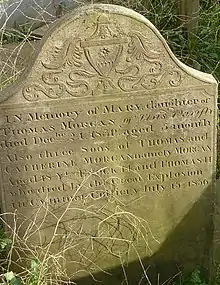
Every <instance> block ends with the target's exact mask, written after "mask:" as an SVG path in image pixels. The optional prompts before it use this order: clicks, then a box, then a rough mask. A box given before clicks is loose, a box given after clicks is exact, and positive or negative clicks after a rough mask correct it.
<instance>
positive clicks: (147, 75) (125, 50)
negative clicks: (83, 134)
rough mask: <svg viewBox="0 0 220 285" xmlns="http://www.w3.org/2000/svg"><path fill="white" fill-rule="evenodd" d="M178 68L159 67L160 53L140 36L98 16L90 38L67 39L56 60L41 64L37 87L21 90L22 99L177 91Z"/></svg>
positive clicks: (34, 85)
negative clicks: (160, 88)
mask: <svg viewBox="0 0 220 285" xmlns="http://www.w3.org/2000/svg"><path fill="white" fill-rule="evenodd" d="M181 81H182V76H181V72H180V70H179V69H178V68H174V67H173V66H169V65H168V64H167V63H163V62H162V60H161V59H160V51H157V50H154V48H153V47H152V44H151V42H150V41H149V40H148V39H147V38H146V37H145V36H144V35H143V34H141V33H140V32H139V31H129V32H127V33H126V32H125V29H124V30H123V29H122V27H120V26H118V25H116V24H114V23H112V22H111V21H110V19H109V18H108V16H107V15H105V14H101V15H100V16H99V17H98V18H97V21H96V23H95V27H94V32H93V33H92V34H91V35H90V36H89V37H88V36H87V37H85V38H84V37H83V35H82V36H81V37H74V38H69V39H67V40H66V41H65V42H64V43H63V45H62V47H61V48H60V47H59V48H57V47H55V52H54V60H53V61H52V62H49V63H48V62H42V75H41V77H40V78H39V82H36V83H34V84H31V85H28V86H25V87H24V88H23V96H24V98H25V99H26V100H28V101H37V100H38V99H39V97H40V96H41V95H44V96H47V97H49V98H52V99H56V98H60V97H63V96H65V97H66V96H67V97H69V96H71V97H90V96H98V95H111V94H113V93H127V92H129V93H130V92H133V91H144V90H150V89H155V88H158V87H159V86H160V85H162V84H163V86H166V87H171V86H173V87H175V86H178V85H179V84H180V83H181Z"/></svg>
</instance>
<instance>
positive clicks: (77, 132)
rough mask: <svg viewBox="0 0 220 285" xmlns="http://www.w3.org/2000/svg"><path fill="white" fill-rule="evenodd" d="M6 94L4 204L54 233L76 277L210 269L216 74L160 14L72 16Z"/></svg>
mask: <svg viewBox="0 0 220 285" xmlns="http://www.w3.org/2000/svg"><path fill="white" fill-rule="evenodd" d="M1 100H2V102H1V105H0V108H1V109H0V110H1V112H0V114H1V120H0V121H1V129H0V130H1V141H0V152H1V175H2V179H1V191H2V201H3V208H4V211H5V212H14V211H17V217H18V223H20V222H23V224H22V226H21V227H20V229H19V230H20V231H19V235H20V236H22V235H24V236H25V238H26V239H25V241H26V243H28V242H31V241H32V242H33V241H34V242H35V244H36V243H37V242H39V240H38V239H39V233H40V236H41V244H47V243H48V242H50V241H51V238H52V236H54V240H53V243H52V246H51V251H52V252H53V251H55V252H56V253H57V255H58V254H59V253H60V254H61V255H62V254H63V252H65V258H66V262H65V259H61V260H60V262H61V263H62V264H63V266H64V268H66V269H67V272H68V274H69V275H71V276H75V278H76V276H83V275H90V273H91V274H93V273H95V272H102V273H103V274H104V273H105V272H106V271H107V270H110V269H111V270H113V271H114V270H116V269H115V268H119V269H118V270H119V271H120V270H122V276H121V275H120V274H119V273H115V274H116V276H117V278H118V280H121V279H123V278H125V276H124V275H123V273H124V272H125V271H126V268H125V267H126V266H128V274H129V273H131V272H133V273H134V272H135V273H136V272H137V270H136V269H135V268H137V266H138V264H139V265H141V266H140V267H145V266H146V264H149V263H152V262H154V263H155V264H156V266H157V265H158V264H159V266H160V265H161V266H162V268H163V269H164V270H165V271H166V270H167V268H168V267H169V268H170V264H171V263H173V264H175V265H178V266H179V265H184V266H186V267H187V266H188V267H194V266H195V265H196V264H202V265H204V266H208V264H209V256H210V248H211V240H212V234H211V233H212V214H213V204H212V198H213V197H212V195H211V194H212V183H213V179H214V178H213V177H214V173H215V163H216V111H217V107H216V106H217V102H216V101H217V83H216V81H215V80H214V78H213V77H212V76H211V75H208V74H204V73H201V72H198V71H196V70H193V69H191V68H189V67H187V66H185V65H184V64H182V63H181V62H179V61H178V60H177V59H176V58H175V56H174V55H173V54H172V53H171V51H170V49H169V48H168V46H167V44H166V42H165V41H164V39H163V38H162V36H161V35H160V34H159V32H158V31H157V30H156V28H155V27H154V26H153V25H152V24H151V23H150V22H149V21H147V20H146V19H145V18H144V17H142V16H141V15H139V14H137V13H135V12H133V11H131V10H128V9H125V8H122V7H118V6H111V5H93V6H88V7H85V8H83V9H80V10H78V11H77V12H75V13H73V14H71V15H68V16H66V17H64V18H63V19H61V20H60V21H59V22H58V23H57V24H56V26H54V27H52V29H51V30H50V31H49V32H48V33H47V34H46V35H45V36H44V38H43V40H42V43H41V46H40V48H39V50H38V52H37V54H36V57H35V58H34V59H33V62H32V63H31V65H30V68H29V70H28V71H27V72H26V74H24V76H23V78H22V79H21V80H20V81H19V82H18V83H16V84H15V85H13V86H12V87H11V88H8V89H7V90H5V92H3V93H2V94H1ZM25 219H26V222H24V221H25ZM31 221H32V222H33V221H34V222H33V224H32V226H29V228H28V230H27V225H28V224H30V223H31ZM7 222H8V224H9V225H12V224H13V218H10V215H8V216H7ZM55 225H57V227H55ZM54 231H56V234H55V235H54ZM32 232H34V233H35V234H32ZM38 251H39V249H38ZM140 259H143V260H142V262H140ZM51 262H52V261H51ZM122 264H123V266H124V267H123V266H122ZM53 268H56V267H55V266H53ZM129 268H130V269H132V270H130V269H129ZM103 270H105V271H103ZM116 271H117V270H116ZM76 272H77V273H76ZM117 272H118V271H117ZM141 272H142V274H141V275H143V268H142V271H141ZM167 272H168V271H167ZM112 274H113V273H112ZM96 277H97V278H99V275H97V276H96ZM135 278H136V277H135ZM140 278H141V277H140ZM109 280H110V277H109V275H107V279H106V280H105V284H109V283H108V282H110V281H109ZM136 281H137V280H136ZM136 281H135V282H136ZM114 282H115V283H114V284H117V281H115V280H114ZM110 284H113V283H112V280H111V282H110ZM131 284H137V283H131Z"/></svg>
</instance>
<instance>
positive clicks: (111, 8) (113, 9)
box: [0, 4, 218, 103]
mask: <svg viewBox="0 0 220 285" xmlns="http://www.w3.org/2000/svg"><path fill="white" fill-rule="evenodd" d="M95 10H97V11H100V12H105V13H113V14H119V15H124V16H126V17H130V18H133V19H135V20H138V21H140V22H142V23H143V24H145V25H146V26H148V27H149V28H150V29H151V30H152V31H153V32H154V33H155V35H156V36H157V37H158V39H160V40H161V42H162V44H163V45H164V47H165V48H166V50H167V52H168V54H169V55H170V57H171V58H172V60H173V61H174V62H175V63H176V64H177V65H178V66H179V68H180V69H182V70H183V71H184V72H186V73H187V74H188V75H190V76H191V77H194V78H196V79H198V80H200V81H201V82H202V83H206V84H212V85H215V87H216V90H217V86H218V82H217V81H216V79H215V78H214V76H213V75H211V74H208V73H204V72H201V71H198V70H196V69H193V68H191V67H189V66H187V65H186V64H184V63H182V62H181V61H180V60H179V59H178V58H177V57H176V56H175V55H174V54H173V52H172V51H171V49H170V47H169V46H168V44H167V42H166V40H165V39H164V38H163V36H162V35H161V34H160V32H159V31H158V30H157V28H156V27H155V26H154V25H153V24H152V23H151V22H150V21H149V20H148V19H146V18H145V17H144V16H143V15H141V14H139V13H137V12H135V11H133V10H131V9H128V8H125V7H122V6H119V5H111V4H89V5H86V6H82V7H79V8H76V9H75V10H74V11H71V12H70V13H68V14H66V15H65V16H63V17H61V18H60V19H59V20H58V21H56V22H55V23H54V24H53V25H52V26H51V27H50V28H49V29H48V31H47V32H46V33H45V35H44V36H43V38H42V39H41V40H40V42H39V45H38V47H37V48H36V51H35V54H34V55H33V57H32V58H31V60H30V63H29V65H28V68H27V69H26V70H25V71H24V72H23V73H22V75H21V76H20V78H19V79H18V80H16V81H15V82H14V83H12V84H11V85H10V86H8V87H6V88H4V89H3V90H2V91H1V93H0V103H2V102H4V101H5V100H7V99H8V98H10V97H12V96H13V95H14V94H15V93H17V92H18V90H19V89H21V88H22V87H23V86H24V83H25V79H26V78H27V76H28V74H29V73H30V71H31V69H32V67H33V66H34V63H35V61H36V59H37V57H38V55H39V53H40V51H41V50H42V47H43V46H44V44H45V42H46V41H47V40H48V38H49V37H50V35H51V34H52V33H53V32H54V31H55V30H56V29H59V27H60V26H61V25H62V24H63V23H64V22H65V21H66V22H67V24H69V22H72V21H74V20H76V19H77V18H79V17H81V16H82V15H84V14H86V13H88V12H93V11H95Z"/></svg>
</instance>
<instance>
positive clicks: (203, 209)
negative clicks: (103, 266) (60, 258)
mask: <svg viewBox="0 0 220 285" xmlns="http://www.w3.org/2000/svg"><path fill="white" fill-rule="evenodd" d="M218 184H219V183H218ZM219 186H220V185H219ZM214 197H215V195H214V193H213V191H212V189H211V187H208V188H207V189H206V190H205V191H204V192H203V195H202V196H201V197H200V199H199V200H198V201H197V202H196V203H195V204H194V205H193V207H192V208H191V210H190V211H189V212H188V214H187V215H186V216H185V217H183V219H182V220H181V222H180V223H179V225H178V226H177V227H176V228H175V229H173V231H172V232H171V233H170V234H169V236H168V238H167V239H166V241H165V242H164V243H163V244H161V247H160V249H159V250H158V251H157V252H156V253H155V254H154V255H153V256H152V257H150V258H145V259H143V260H141V262H140V261H139V260H137V261H135V262H132V263H129V264H128V265H127V266H126V267H124V272H123V268H122V267H116V268H113V269H111V270H110V271H109V274H104V273H97V274H94V275H93V277H91V276H89V277H84V278H81V279H78V280H74V281H75V282H76V283H77V284H78V285H88V284H89V285H93V284H103V285H120V284H127V285H128V284H129V285H134V284H136V285H144V284H172V281H173V278H174V276H179V277H180V276H181V273H182V271H183V270H184V272H186V273H187V272H190V271H192V270H194V269H196V268H200V269H201V268H202V270H203V271H204V273H205V274H206V275H207V276H208V275H209V273H210V271H211V269H212V268H211V267H212V262H211V261H212V241H213V230H214V224H213V213H214ZM143 268H144V269H145V270H146V275H147V276H148V278H149V281H148V280H147V278H146V276H145V275H144V269H143ZM125 276H126V278H125ZM164 282H165V283H164Z"/></svg>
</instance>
